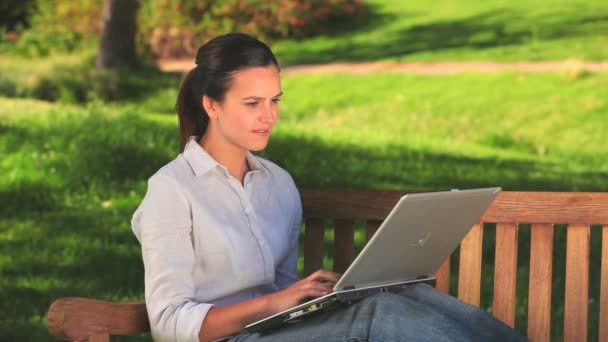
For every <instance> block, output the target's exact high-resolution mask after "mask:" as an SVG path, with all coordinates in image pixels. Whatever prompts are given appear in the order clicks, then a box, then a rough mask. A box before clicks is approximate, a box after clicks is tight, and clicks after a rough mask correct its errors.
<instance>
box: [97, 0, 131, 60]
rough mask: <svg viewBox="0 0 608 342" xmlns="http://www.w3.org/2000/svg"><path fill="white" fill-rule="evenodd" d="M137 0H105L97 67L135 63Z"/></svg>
mask: <svg viewBox="0 0 608 342" xmlns="http://www.w3.org/2000/svg"><path fill="white" fill-rule="evenodd" d="M137 7H138V4H137V0H106V1H105V4H104V7H103V14H102V16H103V19H102V20H103V22H102V31H101V41H100V45H99V54H98V55H97V61H96V66H97V67H98V68H104V69H109V68H120V67H128V66H133V65H136V64H137V57H136V55H135V30H136V15H137Z"/></svg>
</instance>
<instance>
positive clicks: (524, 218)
mask: <svg viewBox="0 0 608 342" xmlns="http://www.w3.org/2000/svg"><path fill="white" fill-rule="evenodd" d="M405 193H406V192H404V191H376V190H340V189H323V190H321V189H303V190H301V195H302V203H303V207H304V217H305V234H304V250H303V252H304V274H305V275H306V274H309V273H310V272H312V271H313V270H316V269H318V268H320V267H321V266H322V265H323V261H324V257H325V254H326V253H325V250H324V247H325V244H326V234H325V230H327V229H328V228H326V227H325V224H326V223H327V219H330V218H331V219H333V227H334V228H333V230H334V241H333V268H334V270H336V271H338V272H341V271H343V270H345V269H346V268H347V267H348V265H349V263H350V262H351V261H352V260H353V257H354V253H355V252H354V251H355V238H354V236H355V230H356V229H359V228H356V227H361V228H362V227H364V228H363V229H364V231H365V233H364V234H365V236H366V241H367V240H369V238H370V237H371V236H372V235H373V234H374V232H375V231H376V230H377V229H378V227H379V225H380V223H381V222H382V220H383V219H384V218H385V217H386V215H387V214H388V212H389V211H390V209H391V208H392V206H393V205H394V204H395V203H396V202H397V200H398V198H399V197H400V196H402V195H403V194H405ZM485 223H492V224H494V223H495V224H496V225H495V230H493V231H494V232H495V243H494V246H495V249H494V251H495V252H494V270H495V271H494V281H493V284H494V286H493V296H492V313H493V314H494V315H495V316H496V317H497V318H499V319H501V320H502V321H504V322H506V323H507V324H509V325H511V326H513V325H514V322H515V309H516V306H515V303H516V280H517V273H518V272H517V270H518V264H517V255H518V247H522V246H518V229H519V224H531V226H530V228H529V231H530V244H529V246H530V247H529V249H530V250H529V253H530V264H529V284H528V285H527V286H526V287H527V289H528V304H527V334H528V337H529V338H530V340H531V341H549V339H550V337H551V336H550V331H551V330H550V329H551V327H550V325H551V315H552V312H551V299H552V296H553V298H555V296H556V295H557V296H559V297H561V298H563V301H564V322H563V337H564V340H565V341H586V340H587V333H588V328H587V325H588V323H587V322H588V311H589V310H588V307H589V302H588V299H589V285H590V284H589V279H590V277H589V272H590V250H591V248H590V236H591V230H592V229H593V230H597V231H596V232H594V236H596V237H598V238H600V236H601V240H602V241H601V256H600V255H599V253H598V255H597V258H599V259H601V260H597V258H596V260H592V261H593V264H594V265H600V266H599V272H601V275H600V276H599V279H600V284H599V289H600V295H599V298H600V299H599V302H600V303H599V307H600V310H599V327H597V328H598V329H599V340H600V341H607V342H608V193H574V192H507V191H505V192H502V193H501V194H500V195H499V197H498V198H497V199H496V200H495V201H494V203H493V204H492V206H491V207H490V208H489V209H488V211H487V212H486V213H485V214H484V216H483V217H482V219H481V220H480V223H478V224H476V225H475V226H474V227H473V229H472V230H471V231H470V233H469V234H468V235H467V237H466V238H465V239H464V240H463V241H462V243H461V244H460V248H459V263H458V272H457V274H456V272H450V260H449V259H448V260H446V262H445V263H444V264H443V266H442V267H441V269H440V270H439V271H438V272H437V274H436V277H437V288H438V289H440V290H442V291H444V292H448V291H449V288H450V274H451V273H452V277H455V276H457V281H458V284H457V296H458V298H460V299H461V300H463V301H465V302H468V303H471V304H473V305H479V303H480V293H481V292H480V291H481V280H482V273H481V270H482V241H483V235H484V226H486V227H488V226H490V225H488V224H485ZM484 224H485V225H484ZM557 225H559V226H557ZM565 225H567V227H566V226H565ZM492 229H494V228H492ZM561 229H566V243H565V250H554V232H558V233H560V234H561V232H560V231H559V230H561ZM600 230H601V231H600ZM555 245H556V246H558V244H555ZM359 247H360V246H359ZM486 248H487V246H486ZM562 253H565V254H566V255H565V259H566V266H565V291H564V293H558V294H552V280H553V279H554V275H553V274H552V269H553V255H562ZM520 270H521V268H520ZM559 276H561V275H559ZM595 278H597V277H595ZM595 287H596V288H597V287H598V286H597V284H595ZM48 328H49V331H50V333H51V334H52V335H53V336H55V337H57V338H61V339H68V340H78V341H90V342H94V341H109V338H110V335H130V334H138V333H142V332H147V331H149V329H150V327H149V322H148V318H147V315H146V308H145V303H144V302H136V303H111V302H105V301H99V300H94V299H85V298H59V299H57V300H56V301H55V302H53V303H52V304H51V306H50V308H49V312H48Z"/></svg>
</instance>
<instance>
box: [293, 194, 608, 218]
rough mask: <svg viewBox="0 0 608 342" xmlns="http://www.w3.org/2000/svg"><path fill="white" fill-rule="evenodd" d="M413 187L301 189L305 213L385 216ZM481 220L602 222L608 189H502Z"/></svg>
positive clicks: (606, 215) (607, 213)
mask: <svg viewBox="0 0 608 342" xmlns="http://www.w3.org/2000/svg"><path fill="white" fill-rule="evenodd" d="M413 192H415V191H406V190H349V189H301V190H300V195H301V196H302V205H303V208H304V216H305V217H312V218H325V217H332V218H334V219H353V218H359V219H373V220H384V219H385V218H386V216H387V215H388V213H389V212H390V210H391V209H392V208H393V206H394V205H395V203H397V201H398V200H399V198H400V197H401V196H403V195H404V194H406V193H413ZM480 221H482V222H509V223H521V222H525V223H551V224H553V223H567V224H578V223H585V224H602V223H604V222H608V192H525V191H524V192H512V191H503V192H502V193H500V194H499V195H498V197H497V198H496V200H495V201H494V203H492V205H491V206H490V208H488V210H487V211H486V212H485V214H484V216H483V217H482V218H481V220H480Z"/></svg>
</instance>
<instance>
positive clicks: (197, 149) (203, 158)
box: [182, 137, 264, 176]
mask: <svg viewBox="0 0 608 342" xmlns="http://www.w3.org/2000/svg"><path fill="white" fill-rule="evenodd" d="M182 155H183V156H184V158H185V159H186V161H188V163H189V164H190V167H191V168H192V171H194V174H195V175H197V176H201V175H204V174H206V173H207V172H209V171H210V170H212V169H218V170H220V172H222V174H223V175H224V176H228V175H230V173H229V172H228V169H227V168H226V167H225V166H224V165H222V164H220V163H219V162H218V161H217V160H215V159H213V157H211V155H209V153H207V151H205V149H203V147H202V146H201V145H199V143H198V142H197V141H196V137H190V139H189V140H188V143H187V144H186V147H185V148H184V152H183V153H182ZM246 158H247V164H248V165H249V168H250V169H251V171H250V172H253V173H258V172H262V173H263V172H264V167H263V166H262V165H261V163H260V162H259V161H258V160H257V158H256V157H255V156H254V155H253V153H251V152H249V151H247V155H246Z"/></svg>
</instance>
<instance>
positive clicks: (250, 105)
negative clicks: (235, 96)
mask: <svg viewBox="0 0 608 342" xmlns="http://www.w3.org/2000/svg"><path fill="white" fill-rule="evenodd" d="M257 104H258V103H257V102H247V103H245V105H246V106H249V107H255V106H256V105H257Z"/></svg>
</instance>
